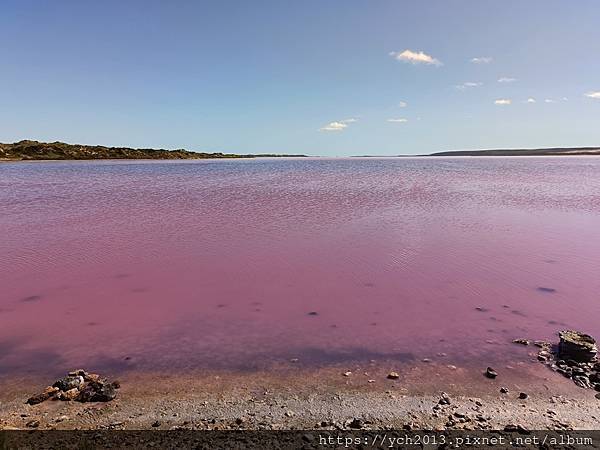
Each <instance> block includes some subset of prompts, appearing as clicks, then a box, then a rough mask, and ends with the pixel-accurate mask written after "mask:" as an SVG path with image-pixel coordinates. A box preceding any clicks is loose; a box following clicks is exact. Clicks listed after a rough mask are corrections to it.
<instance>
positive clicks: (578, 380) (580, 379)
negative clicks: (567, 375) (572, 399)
mask: <svg viewBox="0 0 600 450" xmlns="http://www.w3.org/2000/svg"><path fill="white" fill-rule="evenodd" d="M572 380H573V383H575V384H576V385H577V386H579V387H580V388H584V389H592V388H593V387H594V386H593V385H592V383H590V380H589V378H588V377H586V376H584V375H574V376H573V378H572Z"/></svg>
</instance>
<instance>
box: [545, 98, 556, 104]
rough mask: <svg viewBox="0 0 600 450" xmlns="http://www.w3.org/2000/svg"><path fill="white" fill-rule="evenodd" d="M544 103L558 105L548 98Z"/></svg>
mask: <svg viewBox="0 0 600 450" xmlns="http://www.w3.org/2000/svg"><path fill="white" fill-rule="evenodd" d="M544 103H556V102H555V101H554V100H552V99H551V98H547V99H546V100H544Z"/></svg>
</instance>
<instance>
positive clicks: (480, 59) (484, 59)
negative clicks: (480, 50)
mask: <svg viewBox="0 0 600 450" xmlns="http://www.w3.org/2000/svg"><path fill="white" fill-rule="evenodd" d="M493 60H494V59H493V58H492V57H491V56H477V57H475V58H471V62H472V63H473V64H489V63H491V62H492V61H493Z"/></svg>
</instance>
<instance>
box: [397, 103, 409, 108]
mask: <svg viewBox="0 0 600 450" xmlns="http://www.w3.org/2000/svg"><path fill="white" fill-rule="evenodd" d="M398 106H399V107H400V108H406V107H407V106H408V103H406V102H400V103H398Z"/></svg>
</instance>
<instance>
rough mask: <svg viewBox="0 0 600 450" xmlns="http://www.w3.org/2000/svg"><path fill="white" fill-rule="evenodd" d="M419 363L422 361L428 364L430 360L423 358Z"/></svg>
mask: <svg viewBox="0 0 600 450" xmlns="http://www.w3.org/2000/svg"><path fill="white" fill-rule="evenodd" d="M421 361H423V362H424V363H430V362H431V360H430V359H429V358H423V359H422V360H421Z"/></svg>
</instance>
